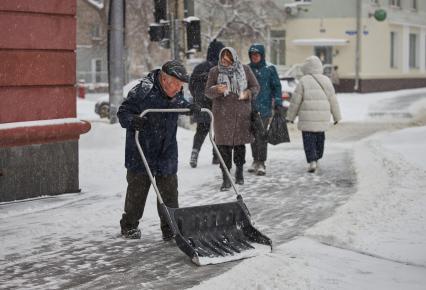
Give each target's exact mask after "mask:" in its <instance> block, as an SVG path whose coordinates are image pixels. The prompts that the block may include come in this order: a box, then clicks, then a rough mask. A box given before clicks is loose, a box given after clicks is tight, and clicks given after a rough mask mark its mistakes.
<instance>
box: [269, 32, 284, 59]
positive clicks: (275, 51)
mask: <svg viewBox="0 0 426 290" xmlns="http://www.w3.org/2000/svg"><path fill="white" fill-rule="evenodd" d="M285 54H286V47H285V30H272V31H271V62H272V63H273V64H275V65H285Z"/></svg>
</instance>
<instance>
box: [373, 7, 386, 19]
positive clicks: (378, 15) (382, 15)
mask: <svg viewBox="0 0 426 290" xmlns="http://www.w3.org/2000/svg"><path fill="white" fill-rule="evenodd" d="M374 18H375V19H376V20H377V21H383V20H385V19H386V10H384V9H377V10H376V11H374Z"/></svg>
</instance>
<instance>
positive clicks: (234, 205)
mask: <svg viewBox="0 0 426 290" xmlns="http://www.w3.org/2000/svg"><path fill="white" fill-rule="evenodd" d="M168 210H169V211H170V216H171V220H172V223H173V228H174V229H175V230H176V232H175V241H176V244H177V246H178V247H179V248H180V249H181V250H182V251H183V252H184V253H185V254H187V255H188V256H189V257H190V258H191V260H192V262H194V263H195V264H197V265H207V264H217V263H222V262H227V261H232V260H239V259H243V258H247V257H252V256H256V255H258V254H260V253H269V252H271V250H272V241H271V240H270V239H269V238H268V237H266V236H265V235H263V234H262V233H260V232H259V231H258V230H257V229H256V228H255V227H254V226H253V225H252V223H251V220H250V215H249V214H248V210H247V208H246V205H245V204H244V202H243V201H242V199H239V200H237V201H235V202H229V203H221V204H212V205H205V206H194V207H185V208H168Z"/></svg>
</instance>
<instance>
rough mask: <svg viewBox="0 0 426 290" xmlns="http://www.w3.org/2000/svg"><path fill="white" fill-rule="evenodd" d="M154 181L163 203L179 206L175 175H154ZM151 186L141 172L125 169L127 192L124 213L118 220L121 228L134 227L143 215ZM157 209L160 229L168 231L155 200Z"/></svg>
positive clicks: (147, 177) (164, 218)
mask: <svg viewBox="0 0 426 290" xmlns="http://www.w3.org/2000/svg"><path fill="white" fill-rule="evenodd" d="M155 182H156V184H157V187H158V190H159V191H160V194H161V197H162V199H163V201H164V204H165V205H167V206H168V207H174V208H177V207H179V204H178V190H177V188H178V181H177V175H176V174H175V175H165V176H155ZM150 186H151V180H150V179H149V176H148V175H146V174H142V173H137V172H133V171H129V170H128V171H127V193H126V201H125V203H124V213H123V216H122V218H121V221H120V225H121V228H122V229H125V230H128V229H135V228H137V227H138V225H139V220H140V219H141V218H142V216H143V211H144V208H145V203H146V198H147V196H148V191H149V188H150ZM157 211H158V215H159V216H160V221H161V231H162V232H163V233H165V234H167V233H170V232H171V229H170V227H169V225H168V223H167V219H166V217H165V215H164V213H163V212H162V211H161V208H160V203H159V202H158V200H157Z"/></svg>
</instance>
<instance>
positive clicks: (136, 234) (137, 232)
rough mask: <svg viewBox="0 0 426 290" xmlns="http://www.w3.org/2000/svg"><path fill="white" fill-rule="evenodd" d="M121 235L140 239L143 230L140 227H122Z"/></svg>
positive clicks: (126, 237)
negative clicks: (127, 228) (128, 228)
mask: <svg viewBox="0 0 426 290" xmlns="http://www.w3.org/2000/svg"><path fill="white" fill-rule="evenodd" d="M121 235H122V236H123V237H124V238H125V239H130V240H134V239H140V238H141V230H140V229H138V228H136V229H130V230H125V229H121Z"/></svg>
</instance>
